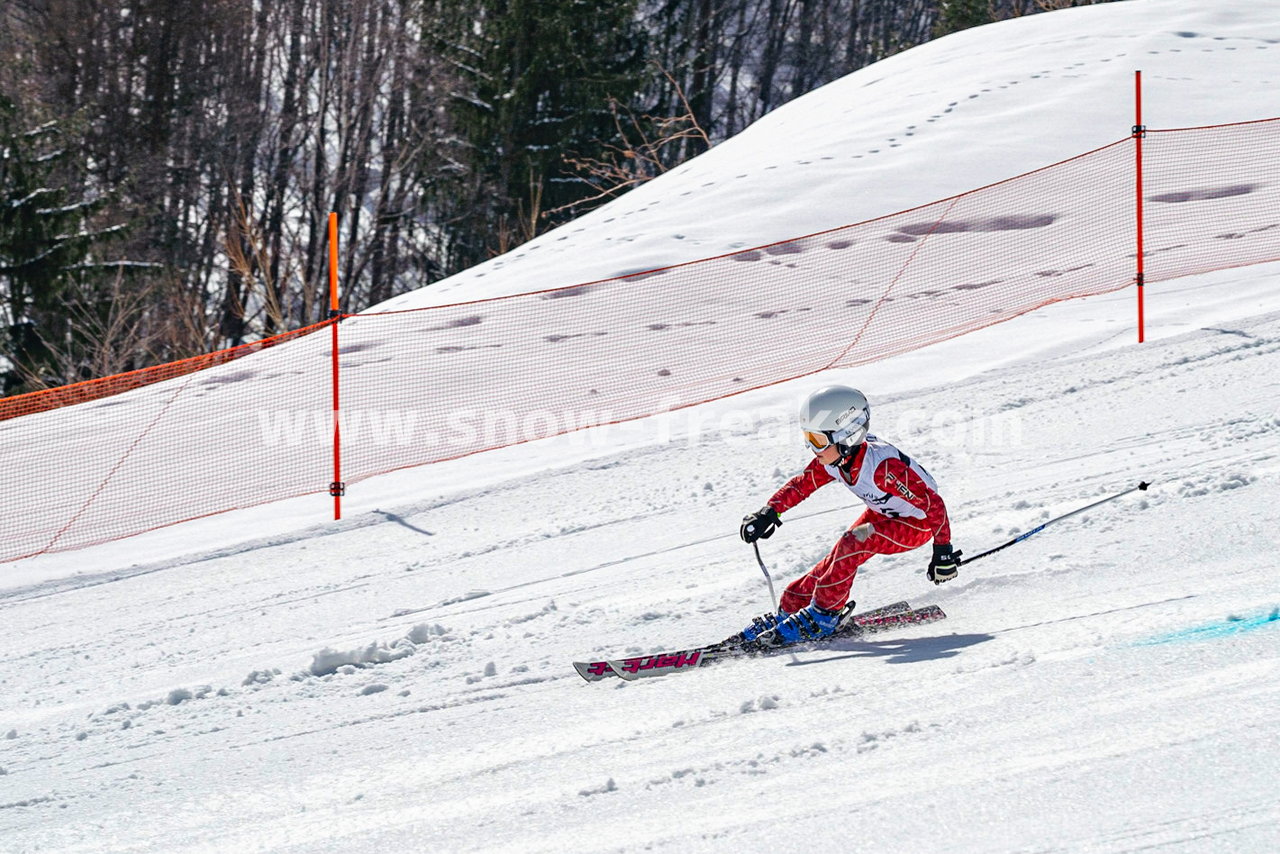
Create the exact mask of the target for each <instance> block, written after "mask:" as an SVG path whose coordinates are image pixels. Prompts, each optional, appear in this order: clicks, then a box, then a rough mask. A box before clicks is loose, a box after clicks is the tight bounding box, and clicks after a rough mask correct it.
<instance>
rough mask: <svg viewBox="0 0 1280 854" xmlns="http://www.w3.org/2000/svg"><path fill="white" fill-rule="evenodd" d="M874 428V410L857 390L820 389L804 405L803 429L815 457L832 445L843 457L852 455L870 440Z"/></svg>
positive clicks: (834, 387) (802, 410)
mask: <svg viewBox="0 0 1280 854" xmlns="http://www.w3.org/2000/svg"><path fill="white" fill-rule="evenodd" d="M870 426H871V407H870V405H868V403H867V398H866V395H864V394H863V393H862V392H860V391H858V390H857V389H856V388H849V386H846V385H830V386H827V387H825V388H820V389H818V390H817V391H815V392H814V393H813V394H811V395H809V396H808V397H807V398H806V399H805V401H804V403H802V404H801V405H800V429H801V430H803V431H804V438H805V441H806V442H807V443H808V445H809V447H810V449H812V450H813V452H814V453H815V454H816V453H818V452H819V451H822V450H824V449H826V448H827V447H828V446H829V445H837V446H839V448H840V453H841V455H845V454H849V453H852V452H853V451H854V450H855V449H856V448H857V447H858V446H859V445H861V444H862V442H863V440H864V439H866V438H867V429H868V428H869V427H870Z"/></svg>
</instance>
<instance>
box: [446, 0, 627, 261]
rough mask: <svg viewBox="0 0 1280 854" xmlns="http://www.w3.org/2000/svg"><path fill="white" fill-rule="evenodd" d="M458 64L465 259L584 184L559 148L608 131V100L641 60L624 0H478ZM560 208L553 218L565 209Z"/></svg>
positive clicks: (578, 148)
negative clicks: (463, 87)
mask: <svg viewBox="0 0 1280 854" xmlns="http://www.w3.org/2000/svg"><path fill="white" fill-rule="evenodd" d="M479 7H480V8H479V14H478V15H477V17H476V19H475V23H474V33H473V34H472V36H471V37H470V38H468V39H466V40H465V42H464V47H463V48H462V51H461V53H462V55H461V56H460V59H459V65H460V67H461V68H462V69H463V74H464V79H465V81H466V83H467V85H468V86H469V89H470V91H468V92H466V93H465V94H460V95H459V96H458V97H456V98H455V99H454V101H453V103H452V105H451V113H452V116H453V119H454V121H455V122H456V125H457V127H458V129H459V130H460V132H461V135H462V137H463V139H464V142H465V151H464V158H465V159H466V161H467V166H468V170H467V171H468V173H469V175H468V182H469V185H470V186H469V193H468V195H469V197H470V201H471V205H470V210H469V211H468V212H467V214H469V215H467V216H466V220H468V222H467V226H469V228H467V227H466V226H464V229H463V231H462V239H463V240H466V239H467V237H468V231H469V232H470V234H469V237H470V241H469V245H465V246H463V247H461V254H462V255H464V256H469V257H466V258H464V259H462V260H465V261H466V262H468V263H475V262H477V261H480V260H483V259H484V257H486V256H487V255H488V254H492V253H493V252H495V251H498V252H501V251H506V250H507V249H509V248H511V247H512V246H514V245H516V244H518V243H520V242H523V241H524V240H528V239H529V238H531V237H533V236H534V235H535V234H536V233H538V232H539V231H542V230H544V228H545V227H547V226H549V225H554V224H556V220H549V219H548V218H547V217H545V216H544V214H543V211H547V210H552V209H557V208H564V207H565V206H566V205H569V206H572V205H573V203H574V202H575V201H577V200H580V199H583V198H585V197H586V196H589V195H592V194H593V192H594V191H592V190H591V188H590V187H588V186H586V185H584V184H583V183H582V182H581V181H580V180H579V179H578V178H576V177H574V176H573V175H572V174H570V173H569V172H568V171H567V170H566V167H565V165H564V160H565V158H566V157H567V156H579V157H593V156H597V155H598V154H599V153H600V152H601V151H603V149H604V146H605V145H606V144H607V142H608V141H609V140H612V139H614V138H615V137H616V129H615V127H614V119H613V114H612V113H611V111H610V109H609V99H610V98H616V99H618V100H619V101H621V102H623V103H631V102H632V101H633V98H634V96H635V94H636V92H637V90H638V88H639V86H640V82H641V77H642V75H643V71H644V65H643V62H644V57H643V40H642V38H641V36H640V34H639V30H638V28H637V25H636V17H635V0H480V2H479ZM578 212H579V211H573V210H572V207H570V208H569V209H567V210H565V211H564V212H563V213H562V214H561V215H560V217H558V221H565V220H567V219H569V218H571V217H572V216H574V215H576V213H578Z"/></svg>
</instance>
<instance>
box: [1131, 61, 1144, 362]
mask: <svg viewBox="0 0 1280 854" xmlns="http://www.w3.org/2000/svg"><path fill="white" fill-rule="evenodd" d="M1133 116H1134V118H1133V151H1134V158H1135V160H1136V163H1135V170H1134V175H1135V177H1136V181H1135V183H1136V187H1137V209H1136V216H1137V226H1138V228H1137V233H1138V270H1137V275H1136V276H1135V277H1134V281H1135V282H1137V284H1138V343H1139V344H1141V343H1142V342H1143V341H1144V340H1146V319H1145V317H1144V309H1145V307H1144V305H1143V291H1144V290H1145V285H1146V281H1145V279H1146V270H1145V262H1146V257H1145V256H1146V253H1145V251H1144V249H1143V233H1142V138H1143V137H1144V136H1146V135H1147V128H1146V126H1145V125H1144V124H1143V123H1142V72H1141V71H1135V72H1133Z"/></svg>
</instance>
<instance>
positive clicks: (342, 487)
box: [329, 480, 347, 498]
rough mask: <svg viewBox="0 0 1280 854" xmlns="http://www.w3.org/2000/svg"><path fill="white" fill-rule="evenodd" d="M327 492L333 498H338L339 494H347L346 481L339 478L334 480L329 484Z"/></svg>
mask: <svg viewBox="0 0 1280 854" xmlns="http://www.w3.org/2000/svg"><path fill="white" fill-rule="evenodd" d="M329 494H330V495H332V496H333V497H334V498H338V497H340V496H343V495H346V494H347V484H346V482H345V481H341V480H335V481H334V482H333V483H331V484H329Z"/></svg>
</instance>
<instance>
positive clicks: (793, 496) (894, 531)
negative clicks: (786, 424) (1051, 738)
mask: <svg viewBox="0 0 1280 854" xmlns="http://www.w3.org/2000/svg"><path fill="white" fill-rule="evenodd" d="M870 423H871V409H870V407H869V406H868V405H867V398H866V397H865V396H864V395H863V394H862V392H860V391H858V390H857V389H854V388H849V387H848V386H838V385H837V386H828V387H826V388H822V389H819V390H818V391H815V392H814V393H813V394H811V395H809V397H808V398H807V399H806V400H805V402H804V404H803V405H802V406H801V409H800V425H801V429H802V430H803V431H804V437H805V440H806V442H808V445H809V447H810V448H811V449H812V450H813V453H814V458H813V459H812V460H810V461H809V464H808V465H807V466H805V469H804V471H803V472H801V473H800V474H798V475H796V476H795V477H793V478H791V480H789V481H787V483H786V484H785V485H784V486H783V487H782V488H781V489H779V490H778V491H777V492H776V493H774V495H773V497H772V498H770V499H769V503H768V504H766V505H765V506H764V507H762V508H761V509H760V510H758V511H757V512H755V513H752V514H750V515H748V516H746V517H745V518H743V520H742V528H741V532H740V533H741V535H742V539H743V540H744V541H745V542H748V543H754V542H755V541H756V540H758V539H767V538H769V537H771V536H773V532H774V530H775V529H776V528H777V527H779V526H780V525H781V524H782V519H781V514H783V513H785V512H787V511H788V510H790V509H791V508H792V507H795V506H796V505H797V504H799V503H800V502H801V501H803V500H804V499H806V498H808V497H809V496H810V495H812V494H813V492H814V491H815V490H816V489H818V487H820V486H825V485H826V484H828V483H834V482H836V481H839V482H841V483H843V484H844V485H845V486H846V487H848V488H849V490H850V491H852V492H853V494H854V495H856V496H858V497H859V498H861V499H862V500H863V501H864V502H866V504H867V509H866V511H865V512H864V513H863V514H862V516H861V517H859V518H858V521H857V522H855V523H854V524H853V527H851V528H849V530H847V531H845V532H844V533H843V534H841V535H840V539H839V540H837V541H836V544H835V546H834V547H832V549H831V551H830V553H828V554H827V556H826V557H824V558H823V559H822V560H820V561H818V563H817V564H816V565H815V566H814V567H813V569H811V570H809V572H808V573H806V574H805V575H802V576H801V577H799V578H797V579H796V580H795V581H793V582H791V584H789V585H788V586H787V589H786V591H785V592H784V593H783V595H782V600H781V602H779V603H778V604H779V607H780V612H779V613H778V614H765V615H764V616H761V617H757V618H756V619H755V620H754V621H753V622H752V624H751V625H750V626H748V627H747V628H746V629H744V630H743V631H742V633H741V635H739V637H740V638H741V640H742V641H743V642H744V643H747V644H753V645H758V646H770V647H771V646H782V645H785V644H791V643H796V642H798V641H803V640H813V639H817V638H820V637H824V636H826V635H829V634H831V633H832V632H834V631H835V630H836V627H837V626H838V625H839V623H840V616H841V612H842V610H843V609H844V607H845V604H846V603H847V602H848V600H849V588H850V587H851V586H852V585H853V577H854V576H855V575H856V574H857V572H858V567H859V566H861V565H862V564H863V563H864V562H865V561H866V560H867V559H868V558H869V557H871V556H872V555H876V554H897V553H899V552H905V551H910V550H911V549H914V548H918V547H920V546H922V545H924V544H925V543H927V542H929V541H930V540H932V541H933V559H932V560H931V561H930V562H929V570H928V576H929V580H930V581H932V582H933V583H934V584H942V583H943V582H944V581H950V580H951V579H953V578H955V577H956V575H957V573H958V570H959V566H960V554H961V553H960V552H959V551H953V550H952V548H951V524H950V522H949V520H948V518H947V507H946V504H944V503H943V501H942V496H940V495H939V494H938V486H937V484H936V483H935V482H934V480H933V478H932V477H931V476H930V475H929V473H928V472H927V471H925V469H924V467H923V466H921V465H920V463H918V462H916V461H915V460H913V459H911V458H910V457H908V456H907V455H906V454H904V453H902V452H901V451H899V450H898V449H897V448H895V447H894V446H893V445H891V444H889V443H888V442H884V441H881V440H879V439H877V438H876V437H875V436H873V435H869V434H868V433H867V430H868V427H869V426H870Z"/></svg>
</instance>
